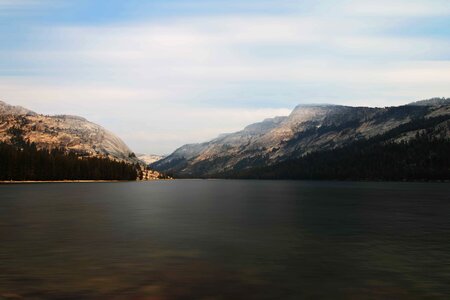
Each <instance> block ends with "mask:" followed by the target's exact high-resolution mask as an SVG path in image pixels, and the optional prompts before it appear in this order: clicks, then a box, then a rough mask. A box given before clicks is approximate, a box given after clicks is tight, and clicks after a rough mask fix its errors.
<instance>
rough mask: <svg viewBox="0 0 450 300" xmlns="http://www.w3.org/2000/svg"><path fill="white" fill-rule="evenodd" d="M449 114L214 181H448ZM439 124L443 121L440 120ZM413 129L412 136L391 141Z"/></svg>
mask: <svg viewBox="0 0 450 300" xmlns="http://www.w3.org/2000/svg"><path fill="white" fill-rule="evenodd" d="M448 118H449V117H448V116H441V117H436V118H431V119H421V120H415V121H414V122H411V123H408V124H404V125H402V126H399V127H398V128H395V129H393V130H391V131H389V132H387V133H385V134H383V135H379V136H376V137H374V138H371V139H368V140H362V141H357V142H354V143H352V144H350V145H347V146H344V147H341V148H337V149H333V150H326V151H318V152H313V153H310V154H308V155H305V156H304V157H302V158H300V159H295V160H287V161H285V162H282V163H279V164H276V165H273V166H267V167H263V168H253V169H247V170H244V171H239V172H234V173H232V172H230V173H224V174H220V175H218V176H217V177H227V178H230V177H233V178H257V179H328V180H450V139H449V138H447V137H446V133H447V132H448V131H449V130H450V122H449V121H446V122H445V121H444V120H448ZM443 121H444V122H443ZM420 128H425V129H422V130H420V131H416V134H415V137H413V138H411V139H407V140H396V139H394V138H395V137H398V136H401V135H402V134H404V133H407V132H411V131H414V130H417V129H420Z"/></svg>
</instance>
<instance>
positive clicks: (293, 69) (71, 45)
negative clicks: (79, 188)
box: [0, 0, 450, 154]
mask: <svg viewBox="0 0 450 300" xmlns="http://www.w3.org/2000/svg"><path fill="white" fill-rule="evenodd" d="M0 36H1V43H0V99H1V100H3V101H6V102H8V103H11V104H15V105H23V106H26V107H29V108H31V109H33V110H35V111H37V112H41V113H46V114H61V113H67V114H77V115H82V116H84V117H86V118H88V119H90V120H92V121H94V122H96V123H99V124H101V125H103V126H104V127H106V128H108V129H110V130H111V131H113V132H115V133H117V134H118V135H119V136H121V137H122V138H123V139H124V140H125V142H127V143H128V144H129V145H130V146H131V147H132V148H133V149H134V150H135V151H136V152H145V153H160V154H163V153H169V152H171V151H172V150H174V149H175V148H176V147H178V146H181V145H182V144H185V143H190V142H199V141H204V140H207V139H209V138H212V137H215V136H216V135H218V134H220V133H223V132H231V131H235V130H239V129H240V128H242V127H243V126H245V125H247V124H249V123H252V122H256V121H258V120H261V119H264V118H266V117H271V116H275V115H285V114H288V113H289V111H290V110H291V109H292V108H293V107H294V106H295V105H297V104H302V103H336V104H346V105H359V106H387V105H399V104H404V103H407V102H411V101H414V100H420V99H425V98H431V97H443V96H446V97H449V96H450V2H449V1H448V0H389V1H388V0H380V1H368V0H358V1H357V0H341V1H337V0H335V1H333V0H324V1H317V0H316V1H311V0H310V1H300V0H278V1H264V0H259V1H256V0H247V1H245V0H241V1H235V0H228V1H212V0H175V1H168V0H166V1H137V0H131V1H118V0H109V1H95V0H90V1H88V0H77V1H75V0H72V1H65V0H53V1H52V0H0Z"/></svg>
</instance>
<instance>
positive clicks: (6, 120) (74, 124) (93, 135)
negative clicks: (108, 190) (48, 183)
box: [0, 101, 141, 163]
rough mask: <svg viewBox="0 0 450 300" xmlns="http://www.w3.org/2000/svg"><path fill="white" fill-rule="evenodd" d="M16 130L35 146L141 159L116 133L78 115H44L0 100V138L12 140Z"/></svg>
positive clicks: (83, 154)
mask: <svg viewBox="0 0 450 300" xmlns="http://www.w3.org/2000/svg"><path fill="white" fill-rule="evenodd" d="M18 132H19V133H20V135H21V137H22V138H23V139H24V140H25V141H27V142H30V143H34V144H36V147H37V148H38V149H43V148H45V149H49V150H51V149H59V148H62V149H65V150H68V151H71V152H75V153H78V154H79V155H81V156H90V157H93V156H97V157H106V158H111V159H114V160H120V161H126V162H129V163H141V161H140V160H139V159H138V158H136V157H135V155H134V154H133V152H132V151H131V149H130V148H129V147H128V146H127V145H126V144H125V143H124V142H123V141H122V140H121V139H120V138H119V137H117V136H116V135H114V134H113V133H111V132H109V131H108V130H106V129H104V128H103V127H101V126H100V125H97V124H94V123H92V122H89V121H88V120H86V119H84V118H82V117H78V116H70V115H57V116H46V115H41V114H37V113H35V112H33V111H30V110H28V109H26V108H23V107H20V106H12V105H8V104H6V103H5V102H2V101H0V142H7V143H12V140H13V138H14V136H15V135H16V134H17V133H18Z"/></svg>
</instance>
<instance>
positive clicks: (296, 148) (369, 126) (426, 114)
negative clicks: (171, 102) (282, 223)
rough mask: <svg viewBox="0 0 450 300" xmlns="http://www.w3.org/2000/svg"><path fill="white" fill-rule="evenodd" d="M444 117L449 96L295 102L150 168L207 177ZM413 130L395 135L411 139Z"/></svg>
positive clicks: (449, 110)
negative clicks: (373, 102)
mask: <svg viewBox="0 0 450 300" xmlns="http://www.w3.org/2000/svg"><path fill="white" fill-rule="evenodd" d="M442 115H449V116H450V99H441V98H436V99H430V100H427V101H420V102H416V103H411V104H409V105H404V106H398V107H385V108H370V107H350V106H340V105H299V106H297V107H296V108H295V109H294V110H293V111H292V112H291V114H290V115H289V116H285V117H275V118H272V119H266V120H264V121H262V122H260V123H256V124H252V125H249V126H247V127H245V128H244V129H243V130H241V131H239V132H235V133H231V134H225V135H221V136H219V137H218V138H216V139H213V140H211V141H208V142H205V143H200V144H189V145H184V146H182V147H180V148H179V149H177V150H175V152H173V153H172V154H171V155H169V156H167V157H165V158H163V159H161V160H159V161H157V162H155V163H153V164H151V167H152V168H154V169H156V170H159V171H163V172H166V173H169V174H173V175H175V176H188V177H196V176H201V177H208V176H210V175H215V174H220V173H223V172H229V171H236V170H243V169H246V168H252V167H259V166H268V165H272V164H275V163H279V162H282V161H284V160H288V159H293V158H299V157H302V156H304V155H305V154H307V153H311V152H315V151H320V150H328V149H334V148H337V147H342V146H345V145H347V144H349V143H351V142H354V141H356V140H360V139H368V138H371V137H374V136H376V135H379V134H383V133H385V132H387V131H389V130H391V129H394V128H396V127H398V126H400V125H402V124H405V123H408V122H413V121H414V120H415V119H418V118H432V117H436V116H442ZM416 132H417V131H414V132H409V133H407V134H402V136H398V137H396V138H395V139H396V140H399V141H400V140H405V139H409V138H412V137H414V136H415V134H416ZM447 135H449V134H448V132H447Z"/></svg>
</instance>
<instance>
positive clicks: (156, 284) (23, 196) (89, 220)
mask: <svg viewBox="0 0 450 300" xmlns="http://www.w3.org/2000/svg"><path fill="white" fill-rule="evenodd" d="M0 242H1V247H0V299H1V298H2V297H3V298H6V299H8V298H11V299H20V298H23V299H448V298H449V297H450V284H449V283H450V185H449V184H448V183H351V182H346V183H342V182H306V181H232V180H178V181H158V182H124V183H77V184H71V183H55V184H20V185H1V186H0Z"/></svg>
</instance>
